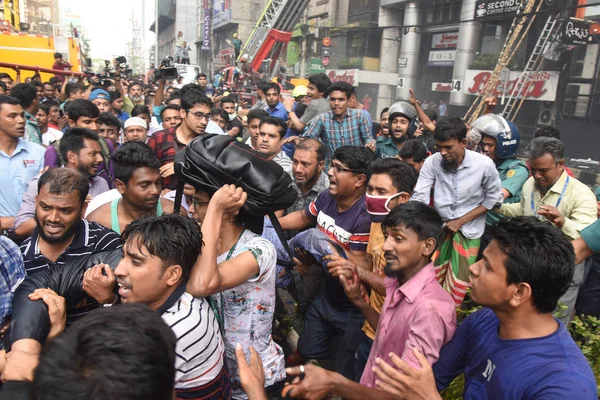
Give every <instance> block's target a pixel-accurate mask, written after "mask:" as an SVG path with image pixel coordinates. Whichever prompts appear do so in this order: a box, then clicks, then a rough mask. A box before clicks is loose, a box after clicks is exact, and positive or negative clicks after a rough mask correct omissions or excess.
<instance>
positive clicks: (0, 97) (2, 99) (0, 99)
mask: <svg viewBox="0 0 600 400" xmlns="http://www.w3.org/2000/svg"><path fill="white" fill-rule="evenodd" d="M4 104H10V105H12V106H18V105H20V104H19V100H17V99H15V98H14V97H12V96H7V95H5V94H0V110H1V109H2V105H4Z"/></svg>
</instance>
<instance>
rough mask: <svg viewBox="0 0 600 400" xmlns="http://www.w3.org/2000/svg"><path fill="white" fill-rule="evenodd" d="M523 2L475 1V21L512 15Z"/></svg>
mask: <svg viewBox="0 0 600 400" xmlns="http://www.w3.org/2000/svg"><path fill="white" fill-rule="evenodd" d="M522 1H523V0H489V1H488V0H477V2H476V3H475V19H478V18H483V17H493V16H505V15H506V14H514V13H516V12H517V9H518V8H519V6H520V5H521V2H522Z"/></svg>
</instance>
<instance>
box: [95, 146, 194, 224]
mask: <svg viewBox="0 0 600 400" xmlns="http://www.w3.org/2000/svg"><path fill="white" fill-rule="evenodd" d="M111 160H112V162H113V167H114V171H115V187H116V189H113V190H111V191H110V192H107V194H106V195H105V196H103V198H102V199H101V200H102V201H103V204H102V205H101V206H99V207H97V208H96V209H94V211H92V212H91V213H90V214H88V215H87V216H86V218H87V219H88V221H94V222H97V223H99V224H101V225H103V226H106V227H110V228H111V229H112V230H113V231H115V232H117V233H121V232H123V231H124V230H125V227H127V225H129V224H130V223H131V222H132V221H135V220H137V219H139V218H141V217H144V216H146V215H157V216H160V215H162V214H171V213H172V212H173V206H174V204H173V202H172V201H170V200H167V199H163V198H160V192H161V189H162V185H161V179H160V161H159V160H158V158H156V156H155V155H154V154H153V153H152V149H150V147H148V145H147V144H145V143H142V142H128V143H125V144H124V145H123V146H121V147H119V149H118V150H116V151H115V152H114V153H113V155H112V156H111ZM98 201H100V200H98ZM90 206H92V204H90ZM181 214H182V215H187V213H186V212H185V210H183V209H182V211H181Z"/></svg>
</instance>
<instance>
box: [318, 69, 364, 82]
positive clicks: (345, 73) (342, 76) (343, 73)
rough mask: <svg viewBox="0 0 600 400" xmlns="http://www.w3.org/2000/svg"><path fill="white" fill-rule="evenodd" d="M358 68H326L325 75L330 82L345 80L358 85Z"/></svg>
mask: <svg viewBox="0 0 600 400" xmlns="http://www.w3.org/2000/svg"><path fill="white" fill-rule="evenodd" d="M358 71H359V70H358V69H328V70H327V72H325V73H326V74H327V76H328V77H329V79H331V82H332V83H333V82H346V83H349V84H351V85H352V86H358Z"/></svg>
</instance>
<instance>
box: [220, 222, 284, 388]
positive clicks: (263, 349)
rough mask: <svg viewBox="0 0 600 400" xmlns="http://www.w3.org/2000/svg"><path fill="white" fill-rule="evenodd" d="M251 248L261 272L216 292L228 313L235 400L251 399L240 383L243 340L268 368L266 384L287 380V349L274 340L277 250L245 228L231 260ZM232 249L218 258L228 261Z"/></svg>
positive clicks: (229, 361)
mask: <svg viewBox="0 0 600 400" xmlns="http://www.w3.org/2000/svg"><path fill="white" fill-rule="evenodd" d="M245 251H250V252H251V253H252V255H253V256H254V258H255V259H256V260H257V262H258V268H259V273H258V274H257V275H256V276H254V277H252V278H250V279H249V280H248V281H246V282H244V283H242V284H241V285H239V286H236V287H234V288H231V289H228V290H224V291H223V292H221V293H217V294H214V295H212V298H213V300H214V301H215V303H216V304H217V311H218V313H219V315H224V316H225V317H224V328H225V335H224V340H225V355H226V357H227V364H226V365H227V369H228V371H229V375H230V377H231V381H232V385H233V388H234V394H233V397H234V398H235V399H247V398H248V396H247V395H246V394H245V393H244V392H243V390H242V388H241V386H240V377H239V374H238V368H237V365H238V364H237V360H236V358H235V345H236V343H240V344H241V345H242V347H243V348H244V352H245V353H246V356H247V358H248V359H249V354H250V353H249V346H252V347H254V349H255V350H256V351H257V353H258V354H259V355H260V358H261V360H262V363H263V367H264V370H265V387H266V386H270V385H273V384H274V383H277V382H279V381H281V380H283V379H285V376H286V375H285V362H284V356H283V350H281V347H279V345H278V344H277V343H275V342H274V341H273V337H272V336H271V328H272V324H273V315H274V313H275V295H276V293H275V278H276V263H277V252H276V250H275V247H274V246H273V244H272V243H271V242H269V241H267V240H266V239H263V238H262V237H260V236H259V235H257V234H255V233H254V232H252V231H249V230H245V231H244V232H243V233H242V236H240V238H239V240H238V242H237V243H236V244H235V248H234V249H233V252H232V254H231V256H230V257H229V259H232V258H235V257H236V256H237V255H239V254H241V253H243V252H245ZM228 255H229V251H228V252H226V253H224V254H221V255H220V256H219V257H218V258H217V263H222V262H224V261H226V260H227V256H228Z"/></svg>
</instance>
